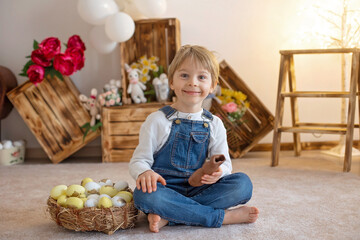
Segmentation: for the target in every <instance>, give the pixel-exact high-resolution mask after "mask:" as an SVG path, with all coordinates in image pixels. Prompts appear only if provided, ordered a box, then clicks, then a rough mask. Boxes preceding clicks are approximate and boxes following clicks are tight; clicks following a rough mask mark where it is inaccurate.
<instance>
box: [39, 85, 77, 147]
mask: <svg viewBox="0 0 360 240" xmlns="http://www.w3.org/2000/svg"><path fill="white" fill-rule="evenodd" d="M52 80H53V79H51V80H47V81H43V82H42V83H41V84H39V85H38V89H39V91H41V94H42V97H43V100H42V103H43V104H45V103H47V105H49V106H50V108H51V109H50V111H52V113H51V115H52V119H53V121H58V122H60V124H61V125H62V127H63V128H64V131H66V132H67V133H68V134H67V135H70V138H72V139H78V138H80V137H82V135H83V134H82V131H81V129H80V128H79V126H78V125H77V124H76V120H75V118H74V117H73V113H72V112H71V111H69V109H68V108H67V107H68V106H66V105H65V104H64V102H63V101H61V97H60V96H59V95H58V94H57V93H56V91H57V89H54V88H53V87H52V85H51V84H50V82H49V81H52ZM33 92H34V91H33ZM37 104H39V105H40V103H39V102H38V103H37ZM53 106H56V107H53ZM49 121H52V120H50V119H49ZM74 123H75V124H74ZM62 135H65V134H62ZM67 143H68V141H67ZM67 143H65V145H66V144H67Z"/></svg>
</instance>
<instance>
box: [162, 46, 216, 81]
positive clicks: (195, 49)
mask: <svg viewBox="0 0 360 240" xmlns="http://www.w3.org/2000/svg"><path fill="white" fill-rule="evenodd" d="M187 58H191V59H192V60H196V61H197V62H198V63H200V64H201V65H202V66H203V67H204V68H205V69H206V70H208V71H209V73H210V74H211V82H212V87H215V86H216V85H217V83H218V78H219V63H218V61H217V60H216V57H215V55H214V54H213V53H212V52H210V51H209V50H208V49H206V48H205V47H202V46H197V45H184V46H182V47H181V48H180V49H179V51H178V52H177V53H176V55H175V57H174V59H173V61H172V62H171V64H170V66H169V69H168V79H169V83H170V84H171V83H172V82H173V78H174V73H175V71H176V70H177V69H178V68H179V67H180V66H181V64H182V63H183V62H184V61H185V59H187Z"/></svg>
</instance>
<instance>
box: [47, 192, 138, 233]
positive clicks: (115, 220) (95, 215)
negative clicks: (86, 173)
mask: <svg viewBox="0 0 360 240" xmlns="http://www.w3.org/2000/svg"><path fill="white" fill-rule="evenodd" d="M47 205H48V208H47V211H48V212H49V213H50V215H51V218H52V219H53V220H54V221H55V222H56V223H57V224H58V225H60V226H63V227H65V228H67V229H71V230H75V231H99V232H104V233H107V234H109V235H111V234H113V233H114V232H115V231H116V230H118V229H127V228H132V227H134V226H135V221H136V219H137V216H138V210H137V209H136V208H135V206H134V200H132V201H131V202H129V203H127V204H126V205H125V206H123V207H110V208H96V207H91V208H89V207H85V208H82V209H73V208H65V207H61V206H60V205H58V204H57V202H56V200H55V199H53V198H51V197H49V199H48V201H47Z"/></svg>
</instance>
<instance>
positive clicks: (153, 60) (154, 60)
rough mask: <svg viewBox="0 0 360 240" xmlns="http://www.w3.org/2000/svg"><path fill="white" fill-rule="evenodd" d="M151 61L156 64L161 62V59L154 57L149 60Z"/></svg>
mask: <svg viewBox="0 0 360 240" xmlns="http://www.w3.org/2000/svg"><path fill="white" fill-rule="evenodd" d="M149 60H150V62H152V63H154V62H157V61H159V58H158V57H156V56H152V57H151V58H149Z"/></svg>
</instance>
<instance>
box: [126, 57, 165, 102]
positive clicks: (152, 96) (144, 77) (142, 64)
mask: <svg viewBox="0 0 360 240" xmlns="http://www.w3.org/2000/svg"><path fill="white" fill-rule="evenodd" d="M158 61H159V58H158V57H156V56H151V57H150V58H148V57H147V56H145V55H144V56H142V57H140V59H139V60H138V61H137V62H133V63H131V64H130V67H131V68H133V69H135V68H136V69H139V70H140V72H141V74H140V81H141V82H142V83H144V84H145V86H146V91H145V92H144V94H145V96H146V97H147V99H148V101H150V102H151V101H156V93H155V89H154V86H153V85H152V83H151V81H150V80H151V79H154V78H158V77H159V76H160V75H161V74H162V73H164V68H163V66H161V65H160V66H159V65H158V64H157V62H158Z"/></svg>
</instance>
